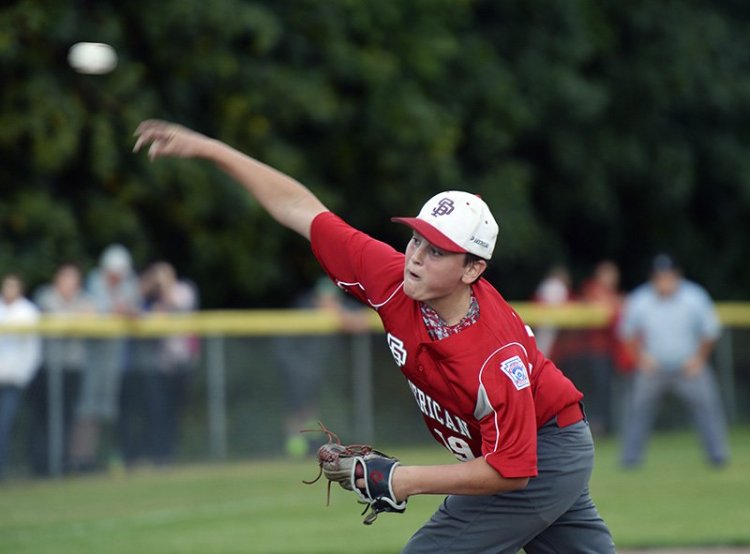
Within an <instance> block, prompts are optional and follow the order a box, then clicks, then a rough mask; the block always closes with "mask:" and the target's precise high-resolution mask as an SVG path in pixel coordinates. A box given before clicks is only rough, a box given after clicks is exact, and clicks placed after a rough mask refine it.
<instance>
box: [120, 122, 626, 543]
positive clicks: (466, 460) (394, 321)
mask: <svg viewBox="0 0 750 554" xmlns="http://www.w3.org/2000/svg"><path fill="white" fill-rule="evenodd" d="M136 136H137V140H136V143H135V146H134V151H138V150H140V149H141V148H144V147H148V152H149V156H150V157H151V159H155V158H160V157H167V156H169V157H181V158H200V159H205V160H209V161H211V162H213V163H215V164H216V165H217V166H218V167H219V168H220V169H222V170H223V171H224V172H226V173H227V174H229V175H230V176H231V177H233V178H234V179H235V180H236V181H238V182H239V183H240V184H241V185H242V186H243V187H244V188H245V189H246V190H247V191H248V192H249V193H250V194H251V195H252V196H253V197H254V198H255V199H256V200H257V201H258V202H259V203H260V204H261V205H262V206H263V207H264V208H265V209H266V210H267V211H268V213H269V214H270V215H271V216H272V217H273V218H274V219H276V220H277V221H278V222H279V223H281V224H282V225H284V226H286V227H288V228H290V229H292V230H294V231H296V232H297V233H299V234H300V235H302V236H303V237H305V238H307V239H308V240H310V242H311V246H312V250H313V253H314V254H315V256H316V257H317V259H318V261H319V262H320V264H321V266H322V267H323V269H324V270H325V271H326V272H327V273H328V275H329V276H330V277H331V279H332V280H333V281H334V282H336V284H337V285H338V286H339V287H341V288H343V289H344V290H346V291H347V292H349V293H350V294H352V295H353V296H355V297H356V298H357V299H359V300H360V301H362V302H363V303H365V304H367V305H369V306H371V307H372V308H373V309H375V310H376V311H377V313H378V315H379V316H380V318H381V319H382V322H383V325H384V328H385V331H386V338H387V341H388V346H389V347H390V350H391V353H392V354H393V358H394V360H395V362H396V365H397V366H398V367H399V369H400V370H401V372H402V373H403V374H404V376H405V377H406V379H407V382H408V385H409V388H410V389H411V391H412V393H413V394H414V398H415V400H416V402H417V406H418V409H419V410H420V411H421V413H422V415H423V418H424V420H425V423H426V424H427V427H428V429H429V431H430V432H431V433H432V435H433V436H434V438H435V439H436V440H437V441H438V442H439V443H440V444H441V445H443V446H445V447H446V448H447V449H448V450H449V451H451V452H452V453H453V454H454V455H455V456H456V458H458V460H460V461H461V462H463V463H459V464H446V465H433V466H413V465H411V466H410V465H399V464H393V465H390V466H389V467H388V468H386V473H387V474H385V475H383V474H381V475H379V476H378V477H380V479H379V480H378V481H379V483H383V482H386V483H387V486H386V487H381V486H379V488H380V489H382V490H383V491H384V492H382V496H379V497H378V500H381V501H382V502H381V505H388V506H390V509H386V510H384V511H394V512H403V511H404V510H405V508H406V502H407V499H408V498H409V497H410V496H413V495H416V494H440V495H448V496H447V497H446V498H445V501H444V502H443V503H442V505H441V506H440V508H439V509H438V510H437V511H436V512H435V514H434V515H433V516H432V518H431V519H430V521H429V522H427V523H426V524H425V525H423V526H422V527H421V529H419V530H418V531H417V532H416V533H415V535H414V536H413V537H412V538H411V540H410V541H409V542H408V544H407V545H406V546H405V548H404V550H403V552H408V553H418V552H420V553H421V552H424V553H427V552H429V553H435V552H450V553H459V552H493V553H507V554H511V553H513V554H515V553H516V552H517V551H518V550H520V549H521V548H524V549H525V551H526V553H527V554H536V553H545V552H550V553H551V552H579V553H582V552H589V553H596V554H602V553H608V552H614V551H615V550H614V543H613V540H612V536H611V534H610V532H609V530H608V528H607V526H606V524H605V523H604V521H603V520H602V518H601V517H600V516H599V514H598V512H597V509H596V507H595V505H594V503H593V501H592V499H591V497H590V496H589V492H588V480H589V476H590V474H591V471H592V467H593V456H594V447H593V441H592V438H591V433H590V431H589V428H588V424H587V422H586V420H585V417H584V415H583V411H582V408H581V404H580V401H581V398H582V394H581V393H580V392H579V391H578V390H577V389H576V388H575V387H574V385H573V384H572V383H571V382H570V381H569V380H568V379H567V378H566V377H565V376H564V375H563V374H562V372H560V370H559V369H558V368H557V367H555V365H554V364H553V363H552V362H551V361H550V360H548V359H547V358H545V357H544V355H543V354H542V353H541V352H540V351H539V349H538V348H537V346H536V343H535V340H534V337H533V334H532V332H531V330H530V329H529V328H528V326H526V325H524V323H523V322H522V321H521V318H520V317H519V316H518V314H516V313H515V311H513V309H512V308H511V307H510V306H509V305H508V304H507V303H506V302H505V300H504V299H503V298H502V296H501V295H500V294H499V293H498V292H497V291H496V290H495V289H494V288H493V287H492V285H490V284H489V283H488V282H487V281H486V280H485V279H483V278H482V274H483V272H484V271H485V269H486V267H487V262H488V260H489V259H490V258H491V256H492V252H493V250H494V247H495V242H496V240H497V234H498V225H497V223H496V222H495V219H494V218H493V217H492V214H491V213H490V210H489V208H488V206H487V205H486V203H485V202H484V201H482V199H481V198H479V197H478V196H475V195H473V194H470V193H468V192H463V191H445V192H441V193H439V194H437V195H435V196H434V197H433V198H431V199H430V200H428V202H427V203H426V204H425V205H424V207H423V208H422V209H421V210H420V212H419V214H418V215H417V216H416V217H402V218H395V221H397V222H400V223H404V224H406V225H408V226H409V227H411V229H412V236H411V239H410V240H409V242H408V245H407V247H406V251H405V253H401V252H398V251H396V250H394V249H393V248H392V247H390V246H389V245H387V244H384V243H382V242H380V241H377V240H375V239H373V238H372V237H370V236H368V235H367V234H365V233H363V232H361V231H358V230H356V229H354V228H352V227H351V226H349V225H348V224H346V223H345V222H344V221H343V220H341V219H340V218H338V217H337V216H335V215H334V214H332V213H331V212H329V211H328V209H327V208H326V207H325V206H324V205H323V204H322V203H321V202H320V200H319V199H318V198H316V197H315V196H314V195H313V194H312V193H311V192H310V191H309V190H308V189H307V188H306V187H304V186H303V185H301V184H300V183H298V182H297V181H295V180H294V179H292V178H291V177H289V176H287V175H284V174H283V173H281V172H279V171H277V170H275V169H273V168H271V167H269V166H267V165H265V164H263V163H261V162H259V161H257V160H255V159H253V158H251V157H249V156H246V155H245V154H243V153H241V152H238V151H237V150H235V149H233V148H231V147H230V146H228V145H226V144H224V143H222V142H219V141H217V140H213V139H210V138H208V137H205V136H203V135H201V134H199V133H196V132H194V131H191V130H189V129H186V128H185V127H182V126H179V125H174V124H171V123H168V122H163V121H156V120H149V121H145V122H143V123H141V125H140V126H139V127H138V129H137V130H136ZM372 484H373V482H372V481H371V480H368V481H367V483H365V481H364V480H363V479H357V480H356V481H355V484H354V486H356V487H357V488H360V489H363V488H364V487H365V485H367V486H368V487H370V486H371V485H372ZM368 490H369V489H368Z"/></svg>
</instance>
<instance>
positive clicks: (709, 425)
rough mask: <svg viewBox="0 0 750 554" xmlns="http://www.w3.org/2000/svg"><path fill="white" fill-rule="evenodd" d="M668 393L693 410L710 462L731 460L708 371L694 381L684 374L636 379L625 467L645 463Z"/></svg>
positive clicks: (667, 373) (720, 408)
mask: <svg viewBox="0 0 750 554" xmlns="http://www.w3.org/2000/svg"><path fill="white" fill-rule="evenodd" d="M667 391H671V392H674V393H675V394H677V395H678V396H679V397H680V398H681V399H682V400H683V401H684V402H685V403H686V405H687V406H688V408H689V409H690V412H691V414H692V417H693V422H694V423H695V426H696V428H697V429H698V433H699V434H700V437H701V440H702V442H703V447H704V449H705V451H706V456H707V457H708V460H709V461H710V462H711V463H714V464H721V463H723V462H726V461H727V460H728V458H729V441H728V438H727V426H726V419H725V417H724V410H723V406H722V403H721V395H720V394H719V387H718V385H717V383H716V379H715V377H714V374H713V371H711V369H709V368H705V369H704V370H703V371H701V372H700V373H699V374H698V375H696V376H693V377H687V376H685V375H684V374H683V373H682V371H657V372H656V373H654V374H653V375H648V374H645V373H637V374H636V375H635V380H634V383H633V390H632V393H631V394H632V397H631V402H630V405H629V407H628V412H629V413H628V415H627V421H626V422H625V426H624V429H625V433H624V437H623V448H622V463H623V465H625V466H633V465H637V464H639V463H640V462H641V461H642V460H643V453H644V449H645V447H646V443H647V441H648V437H649V435H650V433H651V428H652V427H653V424H654V420H655V419H656V415H657V411H658V408H659V402H660V400H661V398H662V396H663V395H664V393H665V392H667Z"/></svg>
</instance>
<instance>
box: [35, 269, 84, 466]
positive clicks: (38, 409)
mask: <svg viewBox="0 0 750 554" xmlns="http://www.w3.org/2000/svg"><path fill="white" fill-rule="evenodd" d="M34 300H35V302H36V305H37V306H38V307H39V309H40V310H41V311H42V312H43V313H47V314H52V315H54V316H57V317H71V318H72V317H76V316H80V315H82V314H93V313H94V311H95V307H94V302H93V300H92V299H91V297H89V296H88V295H87V294H86V293H85V292H84V291H83V287H82V283H81V270H80V268H79V267H78V266H76V265H75V264H72V263H66V264H63V265H61V266H60V267H59V268H58V269H57V272H56V273H55V276H54V279H53V281H52V283H50V284H48V285H44V286H42V287H41V288H40V289H39V290H38V291H37V293H36V295H35V297H34ZM87 357H88V351H87V345H86V341H85V339H83V338H80V337H62V338H60V337H48V338H46V339H44V363H43V365H42V370H41V371H39V373H37V376H36V377H35V379H34V381H33V382H32V384H31V387H30V390H29V398H30V399H31V402H32V416H31V428H30V432H29V442H30V451H31V452H30V454H31V468H32V471H33V472H34V473H36V474H38V475H47V474H49V471H50V468H49V450H48V445H49V412H48V408H49V401H50V399H49V394H48V379H49V373H50V371H52V370H53V369H55V370H56V371H60V372H61V377H62V401H63V445H64V451H65V458H64V460H63V466H64V467H68V466H69V461H70V460H69V455H68V449H69V447H70V431H71V426H72V422H73V411H74V408H75V402H76V400H77V398H78V391H79V387H80V383H81V375H82V373H83V370H84V367H85V366H86V360H87Z"/></svg>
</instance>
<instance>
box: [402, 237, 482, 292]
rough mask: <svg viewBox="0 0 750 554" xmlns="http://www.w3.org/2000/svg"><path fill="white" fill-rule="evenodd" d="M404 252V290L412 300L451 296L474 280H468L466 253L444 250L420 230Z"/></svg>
mask: <svg viewBox="0 0 750 554" xmlns="http://www.w3.org/2000/svg"><path fill="white" fill-rule="evenodd" d="M405 254H406V259H405V263H404V293H405V294H406V295H407V296H408V297H409V298H411V299H413V300H418V301H421V302H426V301H430V300H435V299H440V298H444V297H448V296H450V295H451V294H453V293H454V292H455V291H456V290H457V289H458V288H459V287H462V286H464V285H466V284H468V283H470V282H471V281H469V282H466V281H465V276H466V273H467V266H466V265H465V263H464V261H465V259H466V255H465V254H462V253H456V252H446V251H444V250H441V249H439V248H437V247H435V246H433V245H432V244H430V243H429V242H428V241H427V240H426V239H425V238H424V237H423V236H421V235H420V234H419V233H416V232H415V233H414V235H413V236H412V238H411V240H410V241H409V244H407V246H406V252H405Z"/></svg>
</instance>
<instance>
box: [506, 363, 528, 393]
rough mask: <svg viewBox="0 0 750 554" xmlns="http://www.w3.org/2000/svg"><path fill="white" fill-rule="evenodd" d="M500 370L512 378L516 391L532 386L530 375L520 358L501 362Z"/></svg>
mask: <svg viewBox="0 0 750 554" xmlns="http://www.w3.org/2000/svg"><path fill="white" fill-rule="evenodd" d="M500 369H502V370H503V373H505V374H506V375H507V376H508V377H510V380H511V381H513V385H514V386H515V387H516V390H521V389H525V388H526V387H528V386H530V385H531V383H530V382H529V374H528V373H526V366H525V365H523V361H522V360H521V358H519V357H518V356H513V357H512V358H509V359H507V360H505V361H504V362H501V363H500Z"/></svg>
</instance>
